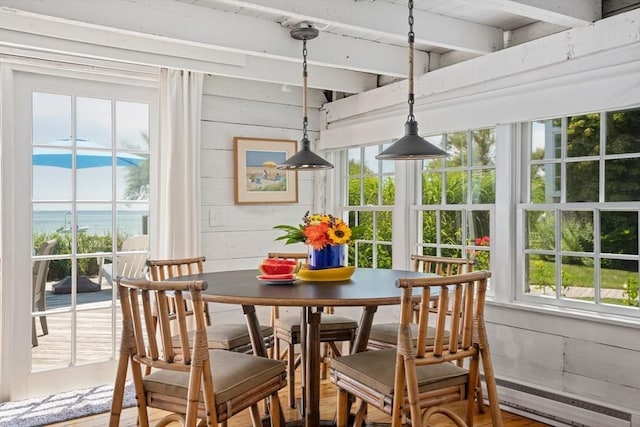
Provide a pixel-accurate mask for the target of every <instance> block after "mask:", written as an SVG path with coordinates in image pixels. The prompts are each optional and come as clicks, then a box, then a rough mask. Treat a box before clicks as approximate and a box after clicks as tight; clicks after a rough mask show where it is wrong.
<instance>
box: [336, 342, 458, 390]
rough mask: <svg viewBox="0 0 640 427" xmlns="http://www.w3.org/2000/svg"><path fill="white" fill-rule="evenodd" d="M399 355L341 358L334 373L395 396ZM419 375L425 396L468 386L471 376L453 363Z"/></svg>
mask: <svg viewBox="0 0 640 427" xmlns="http://www.w3.org/2000/svg"><path fill="white" fill-rule="evenodd" d="M396 354H397V351H396V349H394V348H389V349H385V350H377V351H365V352H362V353H356V354H352V355H350V356H346V357H337V358H335V359H334V360H333V361H332V363H331V369H332V371H337V372H341V373H344V374H345V375H347V376H348V377H350V378H353V379H354V380H356V381H358V382H360V383H362V384H364V385H365V386H368V387H371V388H373V389H375V390H378V391H380V392H382V393H384V394H386V395H392V394H393V390H394V384H393V382H394V378H395V367H396ZM416 371H417V376H418V389H419V391H420V392H421V393H422V392H426V391H430V390H435V389H441V388H443V387H450V386H458V385H462V384H465V383H466V382H467V379H468V376H469V374H468V371H467V370H466V369H463V368H460V367H458V366H456V365H454V364H453V363H439V364H437V365H430V366H419V367H418V368H417V369H416Z"/></svg>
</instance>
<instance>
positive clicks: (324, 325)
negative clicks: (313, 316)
mask: <svg viewBox="0 0 640 427" xmlns="http://www.w3.org/2000/svg"><path fill="white" fill-rule="evenodd" d="M275 326H276V327H277V328H280V329H284V330H288V331H291V332H292V333H300V316H293V315H292V316H283V317H279V318H277V319H276V320H275ZM357 327H358V322H356V321H354V320H353V319H349V318H348V317H343V316H337V315H335V314H326V313H322V317H320V332H323V331H325V332H326V331H338V330H343V329H355V328H357Z"/></svg>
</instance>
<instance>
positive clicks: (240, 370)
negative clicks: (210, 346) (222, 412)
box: [142, 350, 286, 402]
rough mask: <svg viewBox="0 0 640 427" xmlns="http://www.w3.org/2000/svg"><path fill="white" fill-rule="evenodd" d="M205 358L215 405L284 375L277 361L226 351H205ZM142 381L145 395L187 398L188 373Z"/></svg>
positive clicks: (166, 373) (161, 373)
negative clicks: (209, 367) (155, 394)
mask: <svg viewBox="0 0 640 427" xmlns="http://www.w3.org/2000/svg"><path fill="white" fill-rule="evenodd" d="M209 357H210V365H211V372H212V375H213V392H214V394H215V399H216V402H226V401H230V400H233V399H234V398H236V397H238V396H241V395H243V394H244V393H247V392H249V391H251V390H252V389H254V388H256V387H257V386H259V385H261V384H263V383H265V382H267V381H269V380H271V379H273V378H274V377H276V376H279V375H280V376H281V377H282V378H283V379H284V378H285V376H286V369H285V364H284V363H283V362H282V361H279V360H273V359H268V358H266V357H255V356H251V355H248V354H242V353H234V352H230V351H226V350H209ZM142 381H143V383H144V385H145V389H146V390H147V391H149V392H152V393H153V392H156V393H162V394H169V395H172V396H179V397H181V398H184V399H186V398H187V391H188V389H189V372H176V371H168V370H157V371H154V372H152V373H151V374H149V375H147V376H146V377H144V378H143V380H142ZM200 401H201V402H202V401H203V397H202V394H201V395H200Z"/></svg>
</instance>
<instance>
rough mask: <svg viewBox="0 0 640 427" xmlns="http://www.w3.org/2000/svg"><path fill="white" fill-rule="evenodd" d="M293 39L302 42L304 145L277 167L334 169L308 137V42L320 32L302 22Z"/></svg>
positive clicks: (302, 140)
mask: <svg viewBox="0 0 640 427" xmlns="http://www.w3.org/2000/svg"><path fill="white" fill-rule="evenodd" d="M291 37H292V38H294V39H296V40H302V115H303V119H302V139H301V140H300V144H301V145H302V147H301V149H300V151H298V152H297V153H296V154H295V155H293V156H291V157H290V158H288V159H287V160H285V161H284V162H283V163H282V164H279V165H278V166H277V168H278V169H286V170H307V171H313V170H322V169H333V165H332V164H331V163H329V162H327V161H326V160H325V159H323V158H322V157H320V156H318V155H317V154H315V153H314V152H313V151H311V142H310V141H309V137H308V136H307V125H308V122H309V121H308V119H307V40H312V39H315V38H316V37H318V30H317V29H316V28H314V27H313V24H311V23H310V22H301V23H299V24H298V25H296V26H295V28H293V29H292V30H291Z"/></svg>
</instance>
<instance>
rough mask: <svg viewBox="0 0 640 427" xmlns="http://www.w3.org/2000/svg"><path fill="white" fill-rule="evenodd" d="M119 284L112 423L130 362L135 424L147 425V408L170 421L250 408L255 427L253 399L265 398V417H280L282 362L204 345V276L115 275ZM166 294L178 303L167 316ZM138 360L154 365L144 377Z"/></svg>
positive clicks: (222, 418)
mask: <svg viewBox="0 0 640 427" xmlns="http://www.w3.org/2000/svg"><path fill="white" fill-rule="evenodd" d="M117 285H118V293H119V296H120V304H121V307H122V315H123V317H122V340H121V344H120V360H119V362H118V369H117V375H116V379H115V385H114V392H113V399H112V406H111V416H110V420H109V425H110V426H111V427H116V426H118V424H119V421H120V415H121V412H122V398H123V394H124V386H125V382H126V380H127V370H128V367H129V366H131V378H132V380H133V385H134V389H135V395H136V401H137V408H138V420H137V425H139V426H142V427H146V426H148V425H149V418H150V417H149V414H148V411H147V408H158V409H163V410H166V411H169V412H172V414H169V415H167V416H165V417H163V418H162V419H161V420H160V421H159V422H158V424H156V425H158V426H165V425H167V424H169V423H171V422H173V421H176V422H179V423H181V424H182V425H184V426H187V427H195V426H196V425H207V426H213V425H216V424H217V423H226V421H227V420H228V419H229V418H231V417H232V416H233V415H235V414H237V413H239V412H241V411H243V410H244V409H246V408H250V412H251V419H252V423H253V426H254V427H258V426H262V422H261V419H260V411H259V408H258V403H259V402H260V401H262V400H264V399H266V398H269V403H270V406H269V414H270V416H271V425H272V426H274V427H278V426H280V425H281V419H283V415H282V412H281V406H280V401H279V399H278V390H280V389H281V388H283V387H284V386H285V385H286V369H285V365H284V363H283V362H282V361H278V360H273V359H269V358H266V357H258V356H253V355H249V354H239V353H232V352H229V351H225V350H209V349H208V348H207V330H206V324H205V316H204V308H203V301H202V291H203V290H205V289H206V288H207V283H206V282H205V281H202V280H198V281H171V282H169V281H148V280H142V279H129V278H118V280H117ZM169 294H170V295H171V298H172V299H173V300H174V301H175V304H176V308H177V310H176V313H175V318H174V319H173V320H172V319H170V316H169V313H170V311H169V308H168V306H169V304H170V301H169V297H168V295H169ZM187 300H188V301H189V303H190V304H192V305H193V318H194V319H195V332H194V333H193V334H191V335H190V334H189V333H188V329H187V316H186V313H185V310H184V307H185V303H186V301H187ZM153 311H155V312H156V313H157V325H156V324H154V322H153V321H152V316H151V313H152V312H153ZM172 322H173V323H176V324H177V330H178V332H179V342H180V349H179V350H180V351H176V350H175V348H174V339H173V337H172V336H171V325H170V324H171V323H172ZM156 332H158V333H156ZM143 366H144V367H149V368H151V369H152V372H151V373H150V374H149V375H146V376H144V377H143V375H142V368H143ZM198 419H200V420H201V421H200V423H199V424H197V423H198Z"/></svg>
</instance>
